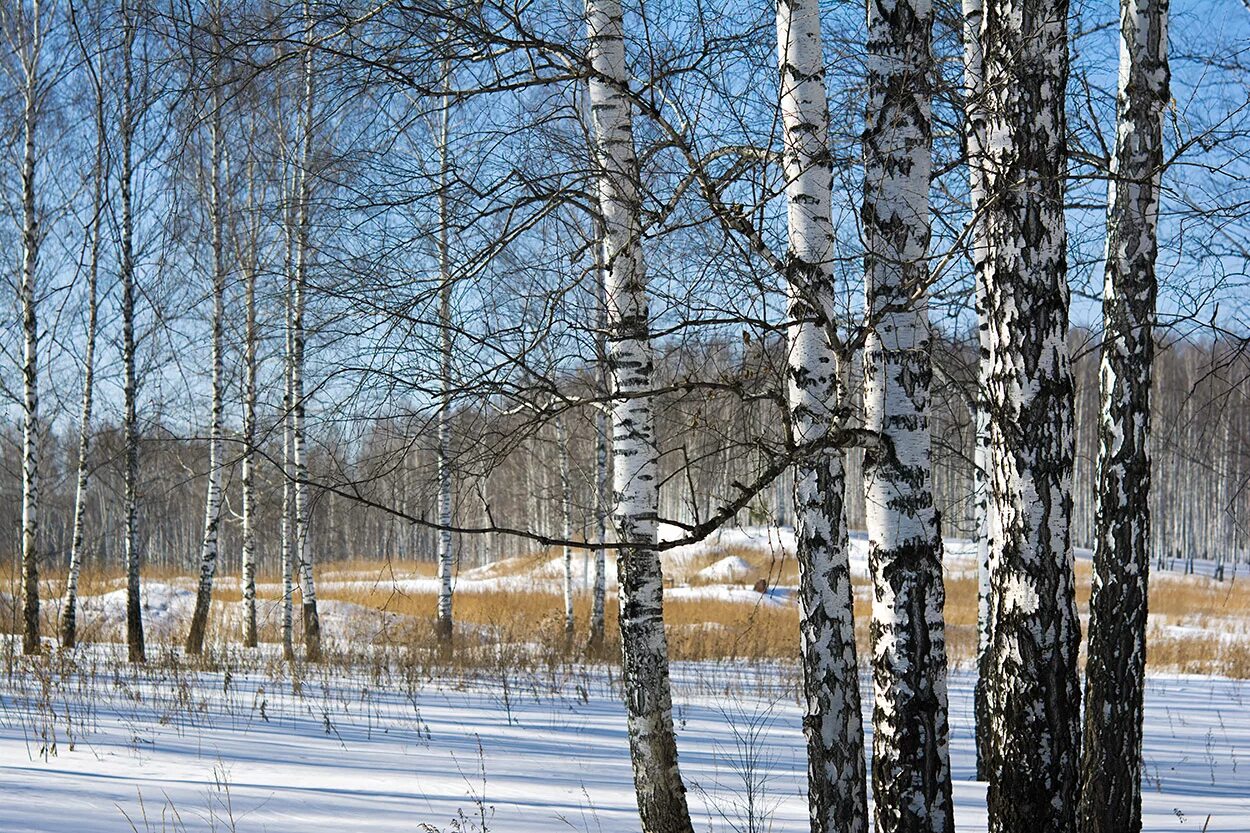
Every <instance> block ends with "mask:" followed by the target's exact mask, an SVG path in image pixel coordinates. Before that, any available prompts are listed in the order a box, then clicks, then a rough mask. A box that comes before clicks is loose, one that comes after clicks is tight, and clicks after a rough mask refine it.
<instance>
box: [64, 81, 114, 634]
mask: <svg viewBox="0 0 1250 833" xmlns="http://www.w3.org/2000/svg"><path fill="white" fill-rule="evenodd" d="M87 66H88V68H89V75H90V77H91V82H92V87H93V91H94V93H95V125H96V152H95V166H94V183H93V186H92V187H93V190H92V194H91V222H90V224H89V227H88V230H87V234H88V237H89V240H90V250H89V254H88V256H87V333H86V337H85V339H86V342H85V344H84V345H83V355H82V364H83V371H82V409H81V410H80V411H79V418H78V467H77V483H76V485H75V488H74V527H73V532H72V533H71V537H70V549H69V575H68V576H67V578H66V580H65V599H64V602H63V603H62V605H61V646H62V647H64V648H72V647H74V645H75V644H76V643H77V641H78V577H79V574H80V572H81V571H82V559H83V547H84V542H85V540H84V539H85V537H86V519H87V486H88V482H89V479H90V473H91V472H90V469H89V468H88V462H89V460H88V457H89V454H90V451H91V412H92V407H93V404H94V398H95V341H96V329H97V325H98V319H99V298H98V293H97V286H98V282H99V274H100V246H101V244H102V242H103V241H102V237H103V236H102V233H101V232H102V229H103V219H104V181H105V178H106V177H107V176H108V174H107V172H106V170H105V162H104V150H105V147H106V144H105V143H106V141H107V138H106V127H105V121H104V87H103V85H102V84H101V81H100V73H101V72H102V71H103V67H102V66H101V67H95V66H92V64H91V63H90V61H87Z"/></svg>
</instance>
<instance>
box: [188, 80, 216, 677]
mask: <svg viewBox="0 0 1250 833" xmlns="http://www.w3.org/2000/svg"><path fill="white" fill-rule="evenodd" d="M211 102H212V113H211V115H210V116H209V119H208V125H209V172H208V173H209V177H208V213H209V224H210V226H211V238H212V251H213V278H212V282H213V295H212V298H213V312H212V322H211V337H210V344H211V359H210V362H211V364H212V375H213V381H212V405H211V408H212V412H211V414H210V417H209V428H208V486H207V490H206V493H205V498H204V501H205V505H204V535H203V537H202V539H201V541H200V580H199V583H198V584H197V586H196V593H195V608H194V610H193V611H192V614H191V627H190V630H189V632H188V634H187V642H186V651H187V653H188V654H192V655H196V654H199V653H201V652H202V651H203V649H204V632H205V630H206V629H207V627H208V613H209V610H210V608H211V606H212V600H213V578H214V576H216V574H217V554H218V553H217V549H218V537H219V533H220V527H221V500H222V482H221V481H222V471H223V469H224V460H223V459H222V452H223V447H222V424H223V420H224V412H225V357H224V355H223V352H222V351H223V347H224V341H225V297H226V253H225V245H226V244H225V225H226V219H225V210H224V206H223V204H222V177H223V170H222V169H223V166H224V164H225V163H224V151H223V136H222V118H221V107H222V98H221V85H220V84H219V83H214V85H213V95H212V97H211Z"/></svg>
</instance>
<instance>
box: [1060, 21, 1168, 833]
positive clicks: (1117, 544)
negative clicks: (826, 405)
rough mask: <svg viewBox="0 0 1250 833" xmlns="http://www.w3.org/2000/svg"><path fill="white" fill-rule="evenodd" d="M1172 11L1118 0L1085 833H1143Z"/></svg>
mask: <svg viewBox="0 0 1250 833" xmlns="http://www.w3.org/2000/svg"><path fill="white" fill-rule="evenodd" d="M1167 23H1168V2H1167V0H1122V2H1121V4H1120V79H1119V95H1118V97H1117V102H1116V111H1117V123H1116V141H1115V151H1114V154H1113V155H1112V158H1111V182H1110V187H1109V193H1108V200H1107V206H1108V207H1107V257H1106V271H1105V276H1104V284H1103V307H1102V309H1103V340H1102V363H1101V372H1100V374H1099V377H1100V386H1099V387H1100V398H1101V400H1102V402H1101V405H1102V407H1101V413H1100V418H1099V424H1098V475H1097V476H1098V491H1097V510H1096V515H1095V539H1094V581H1093V593H1092V595H1091V597H1090V622H1089V646H1088V659H1087V660H1086V666H1085V678H1086V683H1085V686H1086V687H1085V698H1086V701H1085V738H1084V739H1085V745H1084V749H1083V753H1084V758H1083V761H1082V764H1081V803H1080V818H1079V824H1080V829H1081V831H1082V833H1137V831H1140V830H1141V826H1142V820H1141V755H1142V698H1143V688H1144V685H1145V675H1146V608H1147V579H1148V577H1149V574H1150V520H1151V518H1150V386H1151V380H1152V375H1153V366H1154V330H1153V324H1154V315H1155V300H1156V296H1157V294H1158V283H1157V281H1156V278H1155V258H1156V255H1157V252H1158V220H1159V183H1160V179H1161V178H1162V173H1163V113H1164V110H1165V108H1166V107H1167V103H1168V97H1169V95H1170V93H1169V83H1170V73H1169V68H1168V59H1167Z"/></svg>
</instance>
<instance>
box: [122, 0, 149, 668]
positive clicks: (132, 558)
mask: <svg viewBox="0 0 1250 833" xmlns="http://www.w3.org/2000/svg"><path fill="white" fill-rule="evenodd" d="M121 12H122V20H123V24H122V25H123V33H122V67H123V79H122V104H121V119H120V124H119V125H118V142H119V144H120V145H121V154H122V159H121V175H120V177H119V180H120V181H119V183H118V192H119V193H118V196H119V199H120V202H121V226H122V227H121V253H120V260H121V263H120V280H121V290H122V300H121V304H122V364H123V365H124V367H125V382H124V387H125V391H124V394H123V397H124V399H125V416H124V418H123V421H124V429H123V433H124V435H125V438H124V444H125V450H126V475H125V481H126V483H125V507H126V509H125V515H126V519H125V550H126V649H127V655H128V657H129V659H130V661H131V662H144V661H146V658H147V655H146V651H145V649H144V641H143V610H142V605H141V603H140V598H139V562H140V553H139V424H138V415H137V413H136V404H137V399H138V395H139V391H138V379H137V376H136V373H135V358H136V357H135V261H134V210H133V207H132V205H131V191H132V186H133V177H134V167H133V154H134V134H135V124H134V121H135V103H134V95H135V93H134V41H135V30H136V28H137V25H136V22H135V20H134V16H133V11H132V10H131V9H130V5H129V2H128V0H122V4H121Z"/></svg>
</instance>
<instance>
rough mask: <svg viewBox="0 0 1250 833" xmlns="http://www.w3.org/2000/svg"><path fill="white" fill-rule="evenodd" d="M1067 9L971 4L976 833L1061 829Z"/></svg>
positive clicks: (1069, 795) (1071, 811) (1068, 763)
mask: <svg viewBox="0 0 1250 833" xmlns="http://www.w3.org/2000/svg"><path fill="white" fill-rule="evenodd" d="M1067 16H1068V4H1067V0H1026V2H1024V4H1023V5H1021V3H1020V0H987V2H986V3H985V7H984V20H983V22H982V26H981V45H982V49H983V50H984V53H983V54H984V78H985V93H986V97H985V102H986V106H985V113H986V142H985V148H986V153H985V157H984V158H985V163H986V164H985V169H984V174H985V191H986V203H985V206H986V210H985V212H984V217H983V219H984V229H985V244H986V265H985V275H986V277H985V283H986V298H985V316H986V322H987V324H988V326H989V347H990V349H989V361H990V365H991V367H990V374H989V390H988V391H987V398H988V402H989V405H990V452H991V467H990V471H991V486H992V489H993V502H992V505H993V507H994V509H995V512H996V514H997V521H996V524H995V526H994V530H993V540H992V546H991V550H990V583H991V607H990V639H991V643H990V657H989V662H988V665H989V672H990V673H989V676H988V678H989V680H990V684H989V686H988V687H987V690H986V698H987V705H988V711H989V716H990V721H991V725H992V727H993V732H994V737H993V739H992V741H991V743H990V747H991V749H990V766H989V775H990V779H989V781H990V786H989V794H988V803H989V818H990V831H991V833H1017V832H1018V833H1024V831H1028V833H1068V831H1072V830H1073V829H1074V828H1075V823H1076V799H1077V786H1078V785H1077V764H1078V758H1079V742H1080V737H1079V729H1080V723H1079V721H1080V696H1081V692H1080V685H1079V682H1078V678H1077V667H1076V663H1077V648H1078V644H1079V642H1080V621H1079V620H1078V619H1077V614H1076V599H1075V579H1074V575H1073V564H1072V546H1071V539H1070V530H1069V524H1070V520H1071V511H1072V493H1071V486H1072V414H1073V381H1072V371H1071V367H1070V363H1069V357H1068V346H1067V336H1068V284H1067V274H1066V273H1067V263H1066V257H1067V252H1066V235H1065V228H1064V216H1063V199H1064V176H1065V172H1066V164H1065V161H1064V148H1065V119H1064V85H1065V83H1066V81H1067V77H1068V52H1067Z"/></svg>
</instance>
